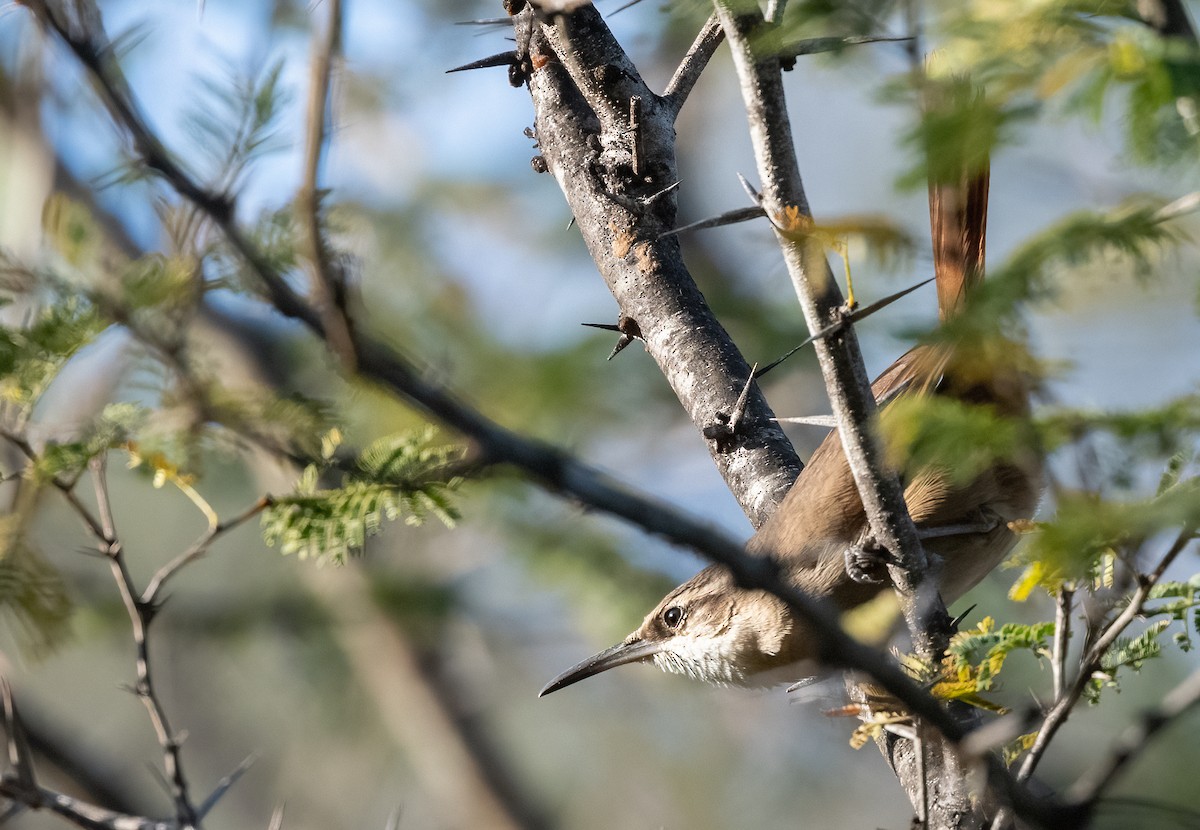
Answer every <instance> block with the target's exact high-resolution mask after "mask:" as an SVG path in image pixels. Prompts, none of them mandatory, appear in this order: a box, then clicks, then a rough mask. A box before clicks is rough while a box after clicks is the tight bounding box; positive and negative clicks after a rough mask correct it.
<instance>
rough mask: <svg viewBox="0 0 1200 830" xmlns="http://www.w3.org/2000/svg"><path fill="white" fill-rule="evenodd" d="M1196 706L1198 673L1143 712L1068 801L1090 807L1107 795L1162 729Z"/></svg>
mask: <svg viewBox="0 0 1200 830" xmlns="http://www.w3.org/2000/svg"><path fill="white" fill-rule="evenodd" d="M1197 704H1200V670H1196V671H1193V672H1192V673H1191V674H1190V675H1188V676H1187V678H1186V679H1185V680H1184V681H1183V682H1182V683H1180V684H1179V685H1178V686H1176V687H1175V688H1174V689H1172V690H1171V691H1169V692H1167V694H1166V695H1165V696H1164V697H1163V699H1162V702H1161V703H1159V704H1158V706H1156V707H1154V708H1153V709H1151V710H1150V711H1148V712H1144V713H1143V714H1142V716H1141V718H1140V719H1139V722H1138V723H1136V724H1134V725H1133V726H1131V727H1129V728H1128V729H1127V730H1125V732H1124V733H1122V735H1121V737H1120V738H1118V739H1117V742H1116V745H1115V746H1114V747H1113V750H1112V753H1111V754H1110V755H1109V756H1108V757H1107V758H1105V759H1104V760H1103V761H1102V762H1101V763H1100V764H1098V765H1097V766H1095V767H1094V768H1093V769H1091V770H1090V771H1089V772H1087V773H1086V774H1085V775H1084V776H1083V777H1082V778H1080V779H1079V780H1078V781H1076V782H1075V785H1074V786H1073V787H1071V790H1070V792H1069V795H1070V797H1071V800H1072V801H1074V802H1075V803H1077V804H1081V805H1085V806H1087V807H1089V808H1090V807H1093V806H1094V805H1095V804H1096V802H1097V801H1098V800H1099V799H1100V798H1101V797H1102V796H1103V795H1104V793H1106V792H1107V791H1108V789H1109V787H1110V785H1111V784H1112V782H1113V780H1114V779H1116V777H1117V776H1118V775H1120V774H1121V772H1122V771H1123V770H1124V769H1125V768H1126V767H1127V766H1128V765H1129V764H1130V763H1132V762H1133V761H1135V760H1136V759H1137V757H1138V756H1139V755H1140V754H1141V752H1142V751H1143V750H1144V749H1145V748H1146V747H1147V746H1148V745H1149V744H1150V741H1151V740H1152V739H1153V738H1154V737H1155V736H1156V735H1157V734H1158V733H1159V732H1160V731H1161V730H1162V729H1165V728H1166V727H1167V726H1170V725H1171V724H1172V723H1173V722H1174V721H1175V720H1177V719H1178V718H1179V717H1181V716H1182V715H1184V714H1185V713H1186V712H1187V711H1188V710H1190V709H1191V708H1192V707H1193V706H1196V705H1197Z"/></svg>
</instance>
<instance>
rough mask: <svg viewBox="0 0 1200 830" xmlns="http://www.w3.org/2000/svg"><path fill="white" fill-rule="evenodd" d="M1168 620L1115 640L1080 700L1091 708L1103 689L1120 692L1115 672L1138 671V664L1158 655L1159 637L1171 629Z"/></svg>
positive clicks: (1139, 665)
mask: <svg viewBox="0 0 1200 830" xmlns="http://www.w3.org/2000/svg"><path fill="white" fill-rule="evenodd" d="M1171 622H1172V621H1171V620H1158V621H1157V622H1153V623H1151V624H1150V625H1149V626H1147V627H1146V630H1145V631H1143V632H1142V633H1141V634H1139V635H1138V636H1136V637H1132V638H1130V637H1119V638H1117V640H1116V642H1114V643H1113V645H1112V648H1110V649H1109V650H1108V652H1107V653H1106V654H1105V655H1104V659H1103V660H1102V661H1101V663H1100V669H1099V670H1098V671H1096V672H1094V673H1093V674H1092V676H1091V677H1090V678H1089V679H1088V685H1087V687H1086V688H1085V689H1084V699H1085V700H1087V702H1088V703H1091V704H1093V705H1095V704H1097V703H1099V702H1100V695H1101V693H1102V692H1103V691H1104V689H1113V690H1115V691H1120V689H1121V686H1120V681H1119V678H1118V673H1119V672H1120V670H1121V669H1129V670H1130V671H1133V672H1138V671H1140V670H1141V668H1142V663H1144V662H1145V661H1147V660H1151V659H1153V658H1155V657H1159V656H1161V655H1162V643H1161V642H1160V639H1159V638H1160V637H1161V635H1162V634H1163V632H1164V631H1166V630H1167V629H1168V628H1169V627H1170V626H1171Z"/></svg>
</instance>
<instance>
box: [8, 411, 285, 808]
mask: <svg viewBox="0 0 1200 830" xmlns="http://www.w3.org/2000/svg"><path fill="white" fill-rule="evenodd" d="M2 437H3V438H4V439H5V440H7V441H8V442H9V443H11V444H13V445H14V446H16V447H17V448H18V449H19V450H21V452H22V453H23V454H24V455H25V456H26V458H27V459H28V461H29V463H31V464H33V463H36V461H37V453H36V451H35V450H34V448H33V446H32V445H31V444H30V443H29V442H28V441H27V440H25V439H24V438H23V437H21V436H18V435H13V434H10V433H7V432H6V433H4V434H3V435H2ZM90 471H91V476H92V480H93V486H94V490H95V498H96V511H95V512H93V511H92V510H91V509H89V508H88V507H87V506H86V505H85V504H84V503H83V502H82V501H81V500H80V499H79V498H78V496H77V495H76V494H75V492H74V488H75V484H76V482H66V481H63V480H61V479H58V478H56V479H54V480H53V484H54V486H55V487H56V488H57V489H58V490H59V491H60V492H61V493H62V494H63V496H64V498H65V499H66V501H67V503H68V504H69V505H70V506H71V507H72V508H73V509H74V511H75V513H76V514H77V515H78V516H79V518H80V520H81V521H82V522H83V524H84V527H85V528H86V529H87V530H88V532H89V533H90V534H91V535H92V536H93V537H94V539H95V542H96V547H97V549H98V551H99V552H100V554H101V555H102V556H103V557H104V558H105V559H107V560H108V563H109V567H110V569H111V571H112V574H113V579H114V581H115V582H116V584H117V588H118V591H119V592H120V594H121V599H122V602H123V604H124V606H125V610H126V613H127V614H128V616H129V621H130V625H131V629H132V635H133V641H134V648H135V650H136V661H135V666H136V669H135V673H136V681H135V685H134V687H133V691H134V693H135V694H136V695H137V696H138V697H139V698H140V699H141V700H142V702H143V703H144V704H145V706H146V711H147V713H148V715H149V718H150V722H151V725H152V726H153V728H154V732H155V736H156V737H157V739H158V743H159V746H160V748H161V749H162V752H163V767H164V769H165V771H166V777H167V781H168V784H169V787H170V793H171V798H172V801H173V802H174V805H175V820H174V821H173V822H162V821H155V820H152V819H148V818H143V817H136V816H128V815H125V814H122V813H117V812H113V811H110V810H104V809H102V808H99V807H96V806H94V805H90V804H87V803H86V802H83V801H81V800H79V799H76V798H72V797H69V796H66V795H63V794H60V793H56V792H54V791H51V790H47V789H44V788H41V787H39V786H37V785H36V783H35V781H34V777H33V767H32V760H31V757H30V754H29V752H28V750H27V749H26V748H22V744H21V741H20V735H21V734H22V732H21V727H20V723H19V720H18V718H17V716H16V712H15V708H14V707H12V705H11V703H6V710H5V711H6V728H7V731H8V735H9V763H10V765H11V766H12V767H13V769H14V771H15V773H14V774H8V773H6V774H5V775H4V776H3V777H2V778H0V795H3V796H4V797H5V798H8V799H10V800H11V801H13V802H14V803H15V804H20V805H24V806H26V807H30V808H33V809H48V810H51V811H53V812H56V813H58V814H59V815H62V816H63V817H64V818H67V819H69V820H70V821H72V822H73V823H75V824H76V825H78V826H80V827H85V828H110V829H111V830H118V829H119V828H126V827H128V828H138V830H151V829H152V828H153V829H154V830H158V829H159V828H188V827H199V826H200V822H201V821H202V820H203V818H204V816H205V815H206V814H207V813H208V812H209V810H211V809H212V807H213V806H215V804H216V803H217V801H218V800H219V799H220V798H221V796H222V795H224V793H225V792H226V791H227V790H228V789H229V788H230V787H231V786H232V785H233V783H234V782H235V781H236V780H237V779H238V778H239V777H240V776H241V775H242V773H243V772H244V771H245V768H246V766H247V765H246V764H243V765H241V766H239V767H238V769H236V770H235V771H234V772H233V773H231V774H230V775H229V776H226V778H225V779H223V780H222V781H221V782H220V784H219V785H218V786H217V788H216V789H215V790H214V792H213V793H212V794H211V795H210V796H209V797H208V798H206V799H205V801H204V803H203V804H202V805H201V806H199V807H197V806H196V805H195V803H194V802H193V800H192V796H191V790H190V787H189V784H188V781H187V778H186V776H185V775H184V771H183V763H182V757H181V753H182V741H181V739H180V737H179V736H178V735H177V734H176V733H175V732H174V731H173V730H172V728H171V725H170V721H169V720H168V718H167V714H166V710H165V708H164V706H163V704H162V701H161V699H160V698H159V696H158V693H157V691H156V688H155V685H154V680H153V672H152V664H151V661H150V645H149V628H150V623H151V621H152V620H153V619H154V616H155V614H156V613H157V612H158V609H159V607H160V604H161V599H160V594H161V590H162V587H163V586H164V585H165V584H166V582H167V580H169V579H170V578H171V577H172V576H174V575H176V574H177V573H178V572H179V571H180V569H182V568H183V567H184V566H186V565H187V564H189V563H191V562H194V561H195V560H197V559H199V558H200V557H201V556H203V555H204V553H205V552H206V551H207V549H208V547H209V546H210V545H211V543H212V542H213V541H214V540H216V539H217V538H218V537H219V536H221V535H222V534H224V533H226V532H228V531H230V530H232V529H233V528H235V527H238V526H240V525H241V524H244V523H245V522H246V521H248V520H249V519H251V518H253V517H254V516H257V515H258V514H259V513H260V512H262V510H263V509H264V508H265V507H267V506H268V505H269V504H270V501H269V499H266V498H264V499H260V500H259V501H257V502H255V503H254V504H253V505H251V506H250V507H249V508H248V509H246V510H244V511H243V512H241V513H240V514H238V515H236V516H234V517H233V518H232V519H229V520H228V521H225V522H221V521H219V520H217V521H211V522H210V525H209V527H208V528H207V529H206V530H205V532H204V533H203V534H202V535H201V536H200V538H199V539H197V541H196V542H195V543H193V545H192V546H191V547H189V548H188V549H187V550H186V551H184V552H183V553H182V554H180V555H179V556H178V557H176V558H175V559H174V560H172V561H171V562H169V563H168V564H166V565H164V566H163V567H162V568H160V569H159V571H158V572H157V573H156V574H155V575H154V577H153V579H152V580H151V582H150V585H149V586H148V587H147V589H146V590H145V592H143V593H142V594H140V595H139V593H138V591H137V588H136V586H135V585H134V581H133V577H132V575H131V574H130V571H129V568H128V565H127V563H126V560H125V552H124V548H123V547H122V545H121V542H120V539H119V537H118V535H117V530H116V520H115V516H114V514H113V509H112V503H111V500H110V498H109V492H108V484H107V480H106V477H105V469H104V461H103V459H96V460H93V461H92V462H91V464H90ZM209 512H210V513H211V509H210V511H209ZM4 690H5V696H6V700H8V698H10V697H11V694H10V692H9V691H8V689H7V684H4Z"/></svg>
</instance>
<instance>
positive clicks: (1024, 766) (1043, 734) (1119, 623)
mask: <svg viewBox="0 0 1200 830" xmlns="http://www.w3.org/2000/svg"><path fill="white" fill-rule="evenodd" d="M1195 538H1196V529H1195V528H1193V527H1191V526H1188V527H1184V528H1183V529H1182V530H1181V531H1180V532H1179V535H1178V536H1176V537H1175V541H1174V542H1173V543H1172V545H1171V547H1170V548H1169V549H1168V550H1167V552H1166V553H1165V554H1164V555H1163V557H1162V559H1161V560H1159V563H1158V566H1157V567H1155V569H1154V570H1153V571H1151V572H1150V573H1149V574H1144V575H1139V576H1138V587H1137V590H1136V591H1134V594H1133V596H1132V597H1130V599H1129V602H1128V604H1127V605H1126V606H1125V608H1124V610H1122V611H1121V613H1120V614H1118V615H1117V617H1116V618H1115V619H1114V620H1113V621H1112V622H1110V623H1109V624H1108V626H1107V627H1106V628H1105V629H1104V631H1103V632H1101V633H1100V635H1099V636H1098V637H1097V638H1096V639H1095V641H1094V642H1092V644H1091V645H1090V647H1089V648H1088V649H1087V651H1086V653H1085V654H1084V655H1083V656H1082V657H1081V658H1080V661H1079V670H1078V673H1077V674H1076V675H1075V680H1074V681H1073V682H1072V683H1071V685H1070V686H1068V687H1067V689H1066V691H1065V692H1064V694H1062V695H1059V696H1057V697H1056V698H1055V700H1054V703H1053V705H1052V706H1051V707H1050V711H1049V712H1047V713H1046V716H1045V718H1043V720H1042V725H1041V727H1040V728H1039V729H1038V736H1037V738H1036V739H1035V740H1034V743H1033V746H1031V747H1030V748H1029V753H1028V754H1027V755H1026V756H1025V760H1024V761H1023V762H1022V763H1021V769H1020V771H1019V772H1018V773H1017V779H1018V780H1020V781H1026V780H1028V779H1029V777H1030V776H1031V775H1033V771H1034V770H1035V769H1036V768H1037V765H1038V762H1039V761H1040V760H1041V758H1042V755H1043V754H1045V752H1046V748H1047V746H1048V745H1049V743H1050V741H1051V739H1052V738H1053V737H1054V735H1055V734H1056V733H1057V732H1058V730H1059V729H1060V728H1061V727H1062V725H1063V724H1064V723H1066V721H1067V718H1069V717H1070V715H1071V712H1072V711H1073V710H1074V708H1075V704H1076V703H1078V702H1079V698H1080V697H1081V696H1082V695H1083V692H1084V690H1085V689H1087V685H1088V683H1089V682H1090V681H1091V679H1092V673H1093V672H1095V671H1096V670H1097V669H1099V668H1100V665H1101V663H1102V661H1103V660H1104V655H1105V654H1107V653H1108V650H1109V648H1110V647H1111V646H1112V644H1113V643H1115V642H1116V640H1117V638H1118V637H1119V636H1121V634H1122V632H1124V631H1125V629H1126V628H1128V627H1129V625H1130V623H1132V622H1133V621H1134V620H1135V619H1136V618H1137V617H1138V615H1139V614H1141V612H1142V606H1143V605H1144V604H1145V602H1146V600H1147V599H1149V597H1150V591H1151V589H1152V588H1153V587H1154V586H1155V585H1156V584H1158V581H1159V580H1160V579H1161V578H1162V575H1163V574H1164V573H1165V572H1166V570H1167V568H1168V567H1170V565H1171V563H1172V562H1174V561H1175V559H1176V557H1178V556H1179V554H1180V553H1182V552H1183V550H1184V548H1186V547H1187V546H1188V544H1189V543H1190V542H1191V541H1192V540H1193V539H1195Z"/></svg>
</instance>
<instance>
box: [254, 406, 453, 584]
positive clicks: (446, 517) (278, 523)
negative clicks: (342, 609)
mask: <svg viewBox="0 0 1200 830" xmlns="http://www.w3.org/2000/svg"><path fill="white" fill-rule="evenodd" d="M430 439H431V433H430V431H428V430H426V431H423V432H421V433H420V434H417V435H401V436H393V437H388V438H384V439H380V440H379V441H376V442H375V443H374V444H372V445H371V446H369V447H368V448H367V449H365V450H364V451H363V452H362V454H361V455H360V456H359V457H358V458H357V459H354V461H353V462H351V463H350V465H349V472H346V473H345V474H344V476H343V480H342V484H341V486H339V487H334V488H323V487H322V486H321V478H322V470H321V469H320V468H318V467H317V466H316V465H310V466H308V467H307V468H305V470H304V472H303V474H302V475H301V477H300V480H299V482H298V483H297V485H296V488H295V490H294V491H293V492H292V493H291V494H290V495H287V496H284V497H281V498H278V499H275V501H274V503H273V504H272V506H271V507H270V508H268V509H267V510H266V511H265V512H264V513H263V518H262V527H263V538H264V539H265V540H266V542H267V544H268V545H279V547H280V550H281V551H282V552H283V553H285V554H296V555H297V556H299V557H300V558H302V559H307V558H310V557H312V558H316V559H318V560H320V561H322V562H336V563H341V562H344V561H345V560H346V559H347V558H348V557H349V556H351V555H352V554H354V553H356V552H358V551H361V550H362V548H363V545H365V544H366V541H367V539H368V538H369V537H370V536H372V535H374V534H375V533H377V532H379V530H380V528H381V527H382V525H383V523H384V522H385V521H395V520H397V519H401V518H402V519H404V521H405V523H406V524H410V525H418V524H421V523H422V522H424V521H425V520H426V519H427V518H428V517H430V516H433V517H436V518H438V519H440V520H441V521H442V522H443V523H444V524H446V525H447V526H448V527H449V526H453V524H454V522H455V521H456V520H457V519H458V515H459V514H458V511H457V508H456V507H455V505H454V503H453V500H452V498H451V496H452V493H453V491H454V490H455V489H456V487H457V486H458V484H459V481H458V479H455V478H451V479H448V480H447V479H446V478H445V473H444V469H445V467H446V465H447V464H448V463H449V462H450V461H452V460H454V459H456V458H458V457H460V456H461V452H462V451H461V449H459V448H457V447H453V446H445V445H432V444H430V443H429V442H430Z"/></svg>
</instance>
